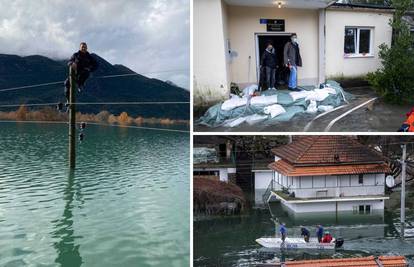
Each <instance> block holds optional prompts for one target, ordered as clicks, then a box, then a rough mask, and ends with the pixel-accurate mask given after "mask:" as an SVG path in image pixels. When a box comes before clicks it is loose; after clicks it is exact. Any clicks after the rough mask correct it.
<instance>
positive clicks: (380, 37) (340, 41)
mask: <svg viewBox="0 0 414 267" xmlns="http://www.w3.org/2000/svg"><path fill="white" fill-rule="evenodd" d="M391 18H392V14H391V13H386V12H385V11H376V10H368V11H360V10H359V11H358V10H356V9H352V10H344V9H341V10H340V9H328V10H327V11H326V76H327V77H328V78H329V77H338V76H345V77H352V76H361V75H365V74H367V73H368V72H372V71H375V70H377V69H378V68H380V67H381V61H380V59H379V57H378V52H379V48H378V46H379V45H380V44H382V43H385V44H388V45H390V44H391V38H392V29H391V26H389V24H388V22H389V20H390V19H391ZM345 26H360V27H372V28H373V29H374V30H373V38H372V39H371V40H373V44H372V51H373V56H366V57H344V34H345Z"/></svg>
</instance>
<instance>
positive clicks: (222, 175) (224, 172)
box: [194, 168, 236, 182]
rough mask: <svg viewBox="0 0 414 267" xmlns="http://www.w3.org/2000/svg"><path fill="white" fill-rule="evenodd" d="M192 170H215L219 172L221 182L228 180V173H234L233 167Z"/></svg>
mask: <svg viewBox="0 0 414 267" xmlns="http://www.w3.org/2000/svg"><path fill="white" fill-rule="evenodd" d="M194 171H217V172H219V178H220V181H222V182H228V181H229V174H232V173H236V169H235V168H203V169H194Z"/></svg>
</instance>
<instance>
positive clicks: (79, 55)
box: [58, 42, 98, 110]
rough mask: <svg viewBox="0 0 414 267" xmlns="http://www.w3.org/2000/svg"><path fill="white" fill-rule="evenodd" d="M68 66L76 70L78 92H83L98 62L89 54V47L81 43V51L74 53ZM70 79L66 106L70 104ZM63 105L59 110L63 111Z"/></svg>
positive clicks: (66, 87) (68, 80)
mask: <svg viewBox="0 0 414 267" xmlns="http://www.w3.org/2000/svg"><path fill="white" fill-rule="evenodd" d="M68 66H72V68H73V69H74V70H76V83H77V86H78V91H79V92H81V91H82V90H83V88H84V86H85V82H86V80H87V79H88V78H89V75H90V73H91V72H94V71H95V70H96V69H97V68H98V62H97V61H96V60H95V59H94V58H93V57H92V55H91V54H89V52H88V45H87V44H86V43H85V42H82V43H80V46H79V51H78V52H76V53H74V54H73V55H72V57H71V58H70V60H69V62H68ZM69 90H70V79H69V78H67V79H66V81H65V97H66V104H68V103H69ZM61 108H62V105H61V104H58V109H59V110H61Z"/></svg>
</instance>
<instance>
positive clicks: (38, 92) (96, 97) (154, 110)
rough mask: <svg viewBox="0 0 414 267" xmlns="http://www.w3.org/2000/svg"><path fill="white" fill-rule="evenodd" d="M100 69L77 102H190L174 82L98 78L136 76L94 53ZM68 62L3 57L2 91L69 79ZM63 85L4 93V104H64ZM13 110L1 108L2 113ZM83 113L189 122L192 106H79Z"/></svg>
mask: <svg viewBox="0 0 414 267" xmlns="http://www.w3.org/2000/svg"><path fill="white" fill-rule="evenodd" d="M93 56H94V57H95V58H96V59H97V61H98V63H99V68H98V70H97V71H96V72H94V73H93V76H91V78H90V79H89V80H88V82H87V84H86V90H85V91H83V92H82V93H81V94H78V96H77V102H130V101H134V102H140V101H142V102H144V101H157V102H166V101H173V102H176V101H178V102H187V101H189V100H190V93H189V91H187V90H185V89H183V88H180V87H178V86H176V85H174V84H172V83H171V82H163V81H160V80H157V79H151V78H148V77H145V76H143V75H135V76H127V77H114V78H106V79H102V78H98V77H101V76H107V75H118V74H129V73H135V72H134V71H132V70H131V69H129V68H127V67H125V66H123V65H112V64H111V63H109V62H108V61H106V60H105V59H103V58H101V57H99V56H98V55H95V54H93ZM66 62H67V61H66V60H53V59H50V58H47V57H44V56H39V55H34V56H26V57H20V56H16V55H4V54H0V90H1V89H4V88H10V87H17V86H25V85H33V84H40V83H48V82H57V81H63V80H65V78H66V76H67V72H68V67H67V65H66ZM63 89H64V87H63V83H62V84H58V85H50V86H44V87H35V88H27V89H23V90H16V91H8V92H0V104H21V103H26V104H29V103H49V102H53V103H54V102H59V101H62V102H63V101H64V96H63ZM9 110H10V109H5V108H1V110H0V111H9ZM78 110H79V111H81V112H83V113H98V112H99V111H102V110H108V111H109V112H111V113H113V114H119V113H121V112H122V111H126V112H128V114H130V115H132V116H135V117H137V116H142V117H147V118H149V117H156V118H171V119H186V120H188V119H189V114H190V107H189V104H177V105H128V106H125V105H124V106H121V105H106V106H102V105H99V106H90V105H88V106H79V107H78Z"/></svg>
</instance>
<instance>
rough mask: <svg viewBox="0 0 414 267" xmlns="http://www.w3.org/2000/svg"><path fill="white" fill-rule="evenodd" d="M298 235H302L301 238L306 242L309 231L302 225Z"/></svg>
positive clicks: (307, 241)
mask: <svg viewBox="0 0 414 267" xmlns="http://www.w3.org/2000/svg"><path fill="white" fill-rule="evenodd" d="M300 235H301V236H303V239H304V240H305V242H306V243H309V238H310V232H309V230H308V229H306V228H305V227H302V228H301V234H300Z"/></svg>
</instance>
